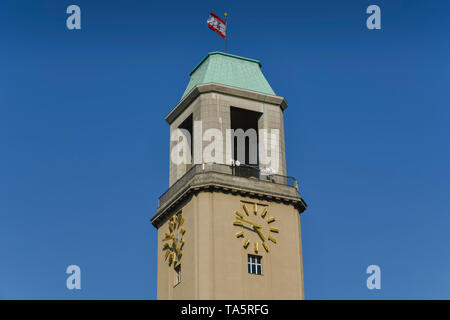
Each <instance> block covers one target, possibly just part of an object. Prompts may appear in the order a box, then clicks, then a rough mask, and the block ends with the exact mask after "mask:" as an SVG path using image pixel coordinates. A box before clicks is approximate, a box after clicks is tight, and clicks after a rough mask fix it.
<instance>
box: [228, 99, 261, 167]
mask: <svg viewBox="0 0 450 320" xmlns="http://www.w3.org/2000/svg"><path fill="white" fill-rule="evenodd" d="M261 115H262V113H260V112H255V111H251V110H246V109H241V108H236V107H230V120H231V129H232V130H234V131H233V137H232V139H233V144H232V152H233V160H234V161H236V160H238V161H239V162H240V163H241V164H245V165H248V166H252V167H256V168H258V167H259V147H258V121H259V119H260V117H261ZM239 129H241V130H242V131H239ZM239 132H240V133H239Z"/></svg>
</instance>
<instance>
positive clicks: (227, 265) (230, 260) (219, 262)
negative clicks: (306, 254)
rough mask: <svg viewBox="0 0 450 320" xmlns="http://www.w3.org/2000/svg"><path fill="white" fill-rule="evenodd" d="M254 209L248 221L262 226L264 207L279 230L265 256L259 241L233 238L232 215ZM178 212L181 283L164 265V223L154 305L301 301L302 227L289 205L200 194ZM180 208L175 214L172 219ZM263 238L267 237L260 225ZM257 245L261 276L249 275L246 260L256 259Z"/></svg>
mask: <svg viewBox="0 0 450 320" xmlns="http://www.w3.org/2000/svg"><path fill="white" fill-rule="evenodd" d="M254 202H256V203H258V208H259V212H258V215H254V213H252V212H250V215H249V217H248V219H251V220H252V221H255V222H257V223H260V224H261V225H263V223H262V222H261V221H262V218H261V217H260V213H261V211H262V210H263V208H265V207H267V209H268V210H267V211H268V215H270V216H273V217H274V218H275V219H276V220H275V221H274V222H273V223H271V226H273V227H276V228H277V229H279V232H278V233H276V234H275V235H274V237H275V239H276V241H277V243H276V244H274V243H272V242H270V244H269V252H266V250H265V249H264V248H263V247H262V246H261V240H259V237H258V235H257V234H256V233H255V232H252V231H250V230H245V231H247V232H245V238H248V239H249V240H250V245H249V246H248V247H247V248H246V249H245V248H244V247H243V246H242V244H243V241H244V239H242V238H236V236H235V234H236V233H237V232H239V231H241V230H242V227H239V226H234V225H233V221H235V215H234V211H235V210H240V211H241V212H243V211H242V204H243V203H247V205H248V206H249V208H251V204H252V203H254ZM179 208H181V209H182V214H183V217H184V219H185V223H184V227H185V229H186V234H185V237H184V239H185V245H184V248H183V256H182V259H181V260H180V265H181V282H180V283H179V284H177V285H174V283H175V279H174V277H175V272H174V269H173V266H169V265H168V262H167V260H165V259H164V255H163V251H162V243H163V242H162V240H163V237H164V234H165V232H167V231H168V225H167V220H166V221H165V222H164V223H162V224H161V225H160V227H159V228H158V239H159V241H158V252H159V254H158V299H303V298H304V288H303V264H302V243H301V224H300V215H299V214H298V210H297V209H295V208H294V207H293V206H292V205H286V204H283V203H277V202H269V201H264V200H259V199H255V198H250V197H245V196H242V195H239V194H229V193H223V192H220V191H219V192H214V191H212V192H199V193H197V194H194V195H192V196H191V197H190V198H189V199H188V200H187V201H185V202H183V203H181V205H180V206H179ZM179 208H174V210H173V213H176V212H177V211H178V209H179ZM262 232H263V233H265V234H266V235H267V234H269V233H270V232H269V231H268V228H267V227H266V226H265V225H263V230H262ZM257 241H259V243H260V247H259V250H258V253H257V254H256V255H259V256H261V257H262V258H261V262H262V274H261V275H255V274H249V273H248V270H247V257H248V254H255V252H254V247H253V243H254V242H257Z"/></svg>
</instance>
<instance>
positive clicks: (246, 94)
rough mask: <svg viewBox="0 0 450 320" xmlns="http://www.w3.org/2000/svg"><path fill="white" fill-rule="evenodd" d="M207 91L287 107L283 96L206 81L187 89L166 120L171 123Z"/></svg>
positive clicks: (283, 108)
mask: <svg viewBox="0 0 450 320" xmlns="http://www.w3.org/2000/svg"><path fill="white" fill-rule="evenodd" d="M209 92H217V93H225V94H228V95H230V96H235V97H240V98H246V99H250V100H255V101H259V102H265V103H271V104H275V105H279V106H280V108H281V109H282V110H283V111H284V110H285V109H286V108H287V107H288V104H287V102H286V99H284V98H283V97H279V96H274V95H270V94H265V93H260V92H256V91H250V90H245V89H240V88H237V87H231V86H226V85H223V84H218V83H206V84H200V85H197V86H195V87H194V88H193V89H192V90H191V91H189V93H188V94H187V95H186V96H185V97H184V98H183V99H182V100H181V101H180V102H179V103H178V104H177V105H176V106H175V107H174V108H173V109H172V111H170V112H169V114H168V115H167V116H166V118H165V119H166V121H167V122H168V123H169V124H171V123H172V122H173V121H174V120H175V119H176V118H177V117H178V116H179V115H180V114H181V113H182V112H183V111H184V110H185V109H186V108H187V107H188V106H189V105H190V104H191V103H192V101H194V100H195V99H196V98H197V97H198V96H199V95H201V94H203V93H209Z"/></svg>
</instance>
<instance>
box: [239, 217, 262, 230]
mask: <svg viewBox="0 0 450 320" xmlns="http://www.w3.org/2000/svg"><path fill="white" fill-rule="evenodd" d="M236 219H237V220H240V221H242V222H246V223H248V224H251V225H252V226H254V227H255V228H261V226H259V225H257V224H256V223H253V222H251V221H248V220H244V219H242V218H239V217H236Z"/></svg>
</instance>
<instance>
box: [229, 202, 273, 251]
mask: <svg viewBox="0 0 450 320" xmlns="http://www.w3.org/2000/svg"><path fill="white" fill-rule="evenodd" d="M249 207H250V208H249ZM234 215H235V221H234V222H233V226H235V228H236V230H238V232H237V233H236V234H235V236H236V238H239V239H243V240H242V241H243V242H242V247H243V248H244V249H245V250H247V249H250V250H252V251H253V252H255V253H258V251H260V250H262V248H264V250H265V251H266V252H269V250H270V248H269V245H273V244H275V243H277V240H276V238H275V237H276V235H277V234H278V233H279V232H280V230H279V229H278V228H276V226H275V223H276V219H275V218H274V217H273V216H271V215H270V214H269V210H268V207H266V206H264V207H262V208H261V209H258V205H257V204H256V203H254V204H253V205H251V204H249V205H248V206H247V204H245V203H244V204H242V210H241V211H238V210H236V211H234Z"/></svg>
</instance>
